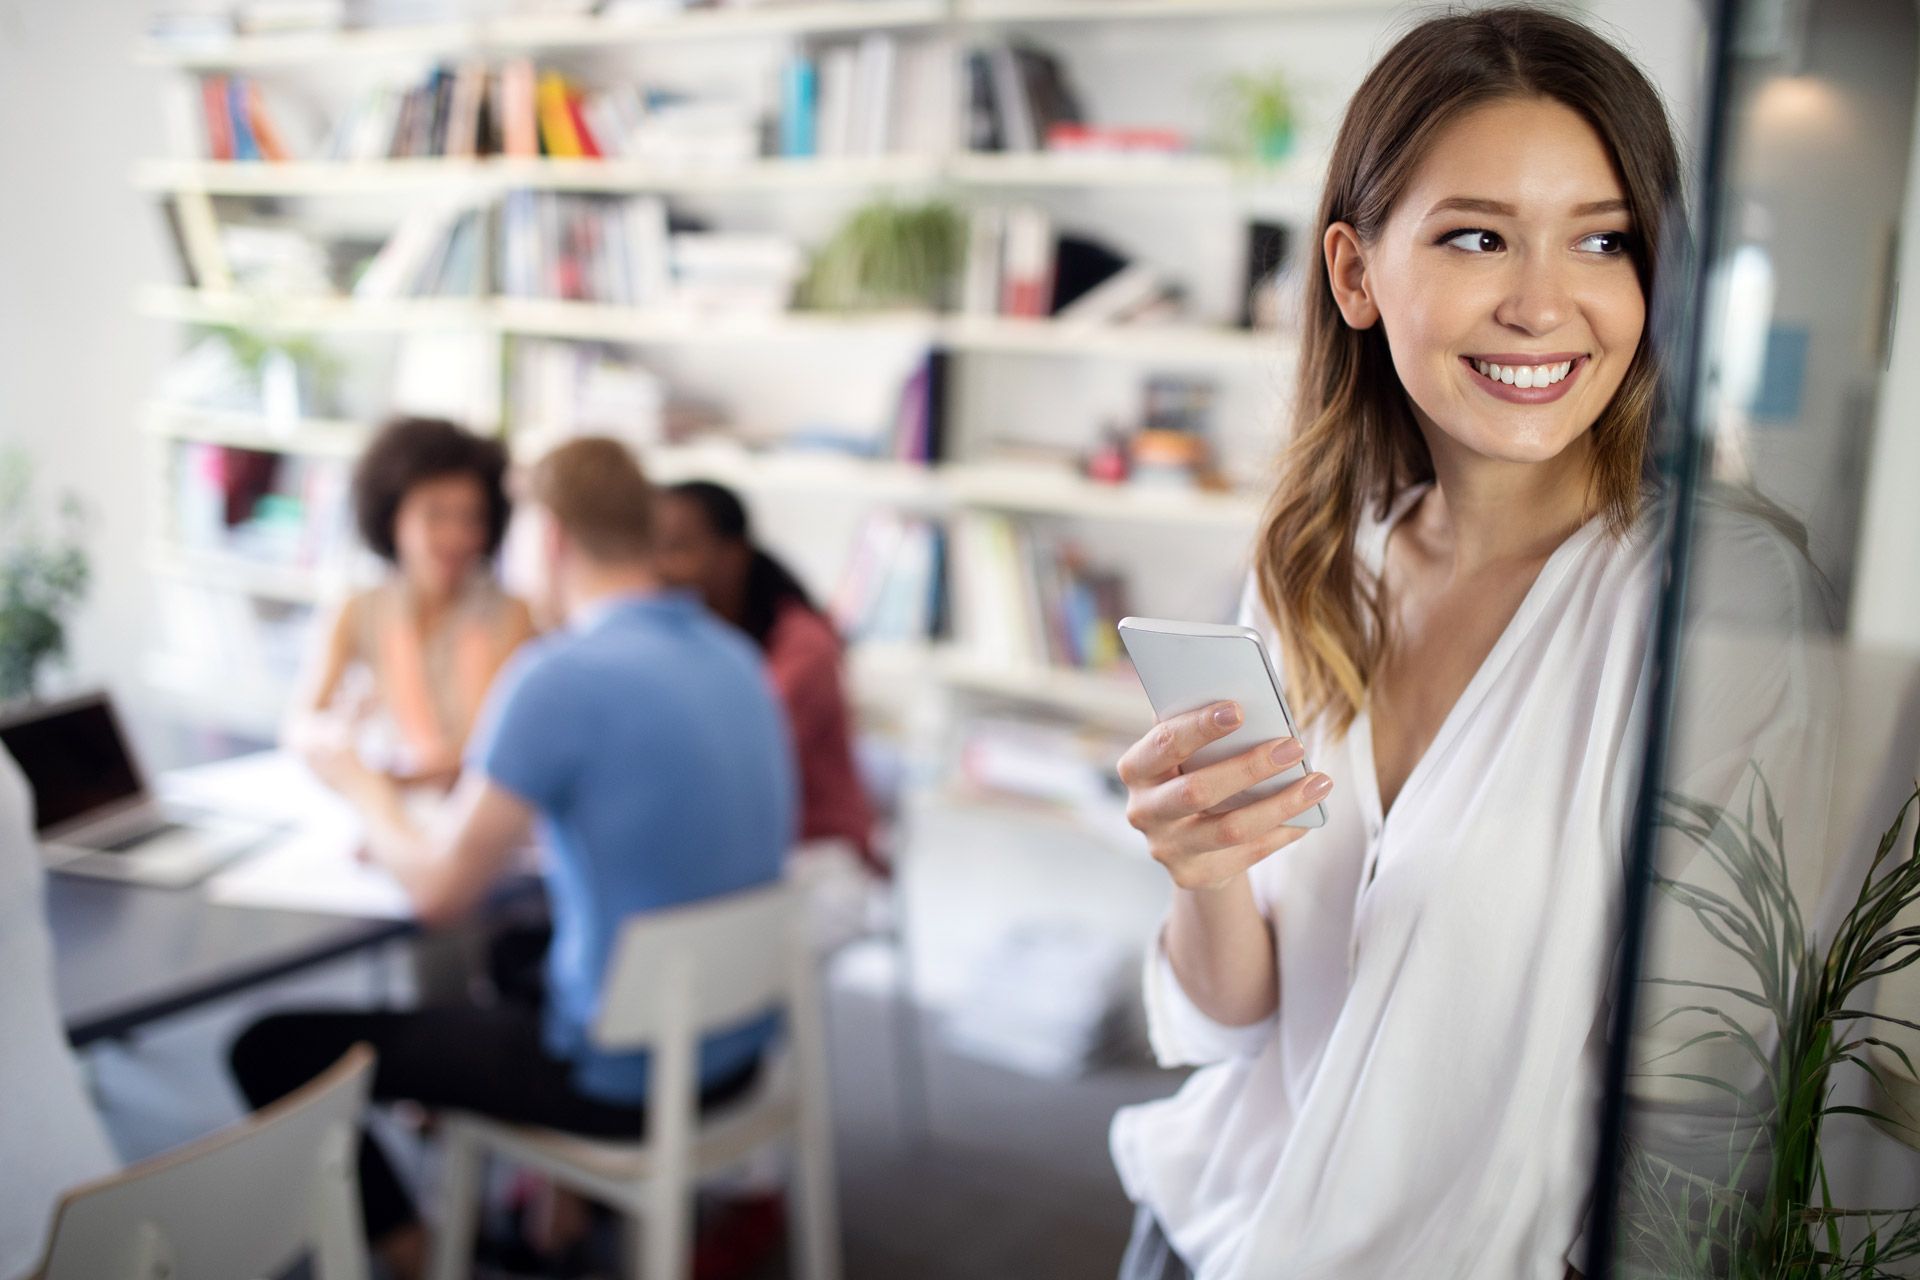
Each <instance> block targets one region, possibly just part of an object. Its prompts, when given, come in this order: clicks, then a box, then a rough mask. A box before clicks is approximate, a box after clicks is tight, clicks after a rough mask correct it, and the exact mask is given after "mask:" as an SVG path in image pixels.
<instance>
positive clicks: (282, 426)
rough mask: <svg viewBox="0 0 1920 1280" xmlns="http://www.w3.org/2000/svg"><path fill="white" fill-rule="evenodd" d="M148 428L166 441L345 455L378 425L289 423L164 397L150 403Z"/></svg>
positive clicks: (353, 452) (324, 421) (317, 420)
mask: <svg viewBox="0 0 1920 1280" xmlns="http://www.w3.org/2000/svg"><path fill="white" fill-rule="evenodd" d="M142 427H143V428H144V429H145V430H146V432H147V433H148V434H149V435H153V436H157V437H159V438H161V439H163V440H180V441H190V442H195V443H199V444H219V445H228V446H231V447H233V448H236V449H257V450H260V451H262V452H268V453H291V454H298V455H301V456H303V457H313V458H343V459H344V458H352V457H356V456H358V454H359V453H360V450H361V449H362V448H363V447H364V446H365V445H366V442H367V439H368V437H369V436H370V435H371V434H372V428H371V427H370V426H368V425H367V424H366V423H362V422H347V421H340V420H336V419H331V418H300V419H297V420H295V421H292V422H283V421H276V420H274V419H269V418H267V417H265V416H263V415H261V414H258V413H245V412H239V411H234V410H220V409H203V408H200V407H199V406H196V405H176V404H167V403H165V402H163V401H155V402H154V403H152V404H151V405H149V407H148V410H147V415H146V418H145V420H144V421H143V423H142Z"/></svg>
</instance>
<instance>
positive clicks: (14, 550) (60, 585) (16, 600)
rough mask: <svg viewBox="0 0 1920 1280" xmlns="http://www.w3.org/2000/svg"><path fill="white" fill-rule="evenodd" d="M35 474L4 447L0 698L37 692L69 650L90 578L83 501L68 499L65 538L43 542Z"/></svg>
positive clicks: (63, 508)
mask: <svg viewBox="0 0 1920 1280" xmlns="http://www.w3.org/2000/svg"><path fill="white" fill-rule="evenodd" d="M32 479H33V477H32V468H31V466H30V464H29V463H28V461H27V457H26V455H25V454H24V453H22V452H20V451H19V450H11V449H10V450H4V451H0V703H5V702H12V701H14V700H15V699H21V698H31V697H33V696H34V695H35V694H36V693H37V691H38V684H39V676H40V671H41V669H42V668H43V667H44V666H45V665H46V664H47V663H48V662H51V661H52V660H54V659H56V658H59V657H63V656H64V655H65V654H66V651H67V631H66V623H67V619H68V617H69V616H70V615H71V614H72V612H73V609H74V607H75V606H76V605H78V604H79V603H80V600H81V598H82V597H84V596H85V595H86V592H87V582H88V578H89V576H90V571H89V567H88V564H87V553H86V551H85V550H84V549H83V548H82V547H81V545H80V530H81V526H82V524H83V523H84V519H85V517H84V513H83V511H82V509H81V506H80V502H79V500H78V499H77V498H75V497H74V496H73V495H71V494H68V495H67V496H66V497H65V498H64V499H63V500H62V502H61V504H60V519H61V525H62V529H61V533H60V536H59V537H58V538H56V539H55V540H53V541H51V542H48V541H43V540H42V539H41V538H40V536H39V532H38V530H37V529H36V528H35V527H34V521H33V512H32V505H31V498H32V488H33V485H32Z"/></svg>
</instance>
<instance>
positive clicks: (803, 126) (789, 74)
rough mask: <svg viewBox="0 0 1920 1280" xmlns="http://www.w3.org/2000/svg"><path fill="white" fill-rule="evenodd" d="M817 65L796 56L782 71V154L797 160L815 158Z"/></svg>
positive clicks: (789, 59)
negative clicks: (813, 156) (815, 66)
mask: <svg viewBox="0 0 1920 1280" xmlns="http://www.w3.org/2000/svg"><path fill="white" fill-rule="evenodd" d="M817 84H818V81H817V79H816V77H815V75H814V66H813V62H812V60H811V59H809V58H805V57H802V56H800V55H797V54H796V55H795V56H793V57H791V58H788V59H787V61H786V63H785V65H783V66H782V67H781V69H780V154H781V155H783V156H788V157H792V158H795V159H800V158H805V157H808V156H811V155H813V154H814V133H813V129H814V112H815V110H816V109H817V107H818V105H819V103H818V100H817V95H816V92H815V90H816V88H817Z"/></svg>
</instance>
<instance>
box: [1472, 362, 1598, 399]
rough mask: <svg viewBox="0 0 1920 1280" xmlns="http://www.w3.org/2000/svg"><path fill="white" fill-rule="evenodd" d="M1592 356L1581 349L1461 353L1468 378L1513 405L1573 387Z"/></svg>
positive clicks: (1554, 395) (1552, 396)
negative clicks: (1484, 353) (1533, 353)
mask: <svg viewBox="0 0 1920 1280" xmlns="http://www.w3.org/2000/svg"><path fill="white" fill-rule="evenodd" d="M1590 359H1591V357H1589V356H1588V355H1586V353H1584V352H1578V351H1567V352H1550V353H1547V354H1544V355H1527V354H1524V353H1513V352H1495V353H1492V354H1489V355H1473V356H1461V357H1460V363H1461V364H1462V365H1463V366H1464V367H1465V368H1466V371H1467V377H1468V379H1469V380H1470V381H1471V382H1473V383H1474V385H1476V386H1478V387H1479V388H1480V389H1481V390H1482V391H1484V392H1486V393H1487V394H1488V395H1490V396H1492V397H1494V398H1495V399H1497V400H1506V401H1509V402H1511V403H1514V404H1548V403H1551V402H1552V401H1555V400H1558V399H1559V398H1560V397H1561V396H1564V395H1565V394H1567V392H1568V391H1569V390H1571V389H1572V387H1573V384H1574V381H1575V380H1576V379H1577V378H1579V376H1580V371H1581V370H1582V369H1584V368H1586V366H1587V364H1588V363H1589V361H1590Z"/></svg>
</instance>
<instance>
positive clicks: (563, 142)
mask: <svg viewBox="0 0 1920 1280" xmlns="http://www.w3.org/2000/svg"><path fill="white" fill-rule="evenodd" d="M534 104H535V106H536V107H537V108H538V109H539V113H540V140H541V141H542V142H544V143H546V146H547V154H548V155H550V156H555V157H558V158H560V159H565V160H577V159H579V158H580V157H581V156H583V155H585V154H586V152H585V150H584V149H583V148H582V147H581V146H580V135H579V134H578V133H577V132H575V131H574V127H573V113H572V112H570V111H568V110H567V80H566V77H565V76H563V75H561V74H560V73H559V72H558V71H543V72H541V73H540V86H539V88H538V89H537V90H536V91H535V93H534Z"/></svg>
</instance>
